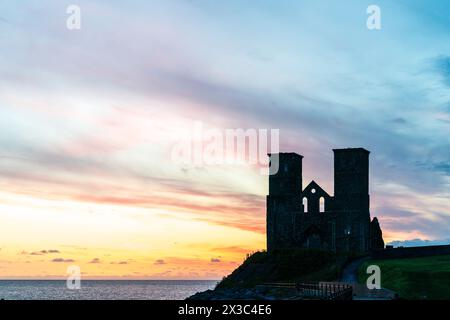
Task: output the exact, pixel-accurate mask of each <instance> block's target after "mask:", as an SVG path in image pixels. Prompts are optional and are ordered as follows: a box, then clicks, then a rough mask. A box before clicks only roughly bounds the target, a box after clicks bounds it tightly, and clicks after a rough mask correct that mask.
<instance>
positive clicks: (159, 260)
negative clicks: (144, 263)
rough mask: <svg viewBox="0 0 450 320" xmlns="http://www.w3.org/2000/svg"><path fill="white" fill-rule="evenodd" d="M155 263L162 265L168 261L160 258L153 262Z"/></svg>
mask: <svg viewBox="0 0 450 320" xmlns="http://www.w3.org/2000/svg"><path fill="white" fill-rule="evenodd" d="M153 264H154V265H162V264H166V262H165V261H164V260H163V259H158V260H156V261H155V263H153Z"/></svg>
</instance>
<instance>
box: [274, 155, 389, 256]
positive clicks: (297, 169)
mask: <svg viewBox="0 0 450 320" xmlns="http://www.w3.org/2000/svg"><path fill="white" fill-rule="evenodd" d="M333 152H334V197H332V196H330V195H329V194H328V193H327V192H326V191H325V190H323V189H322V188H321V187H320V186H319V185H318V184H317V183H316V182H314V181H312V182H310V183H309V184H308V185H307V186H306V188H305V189H303V186H302V159H303V156H301V155H299V154H297V153H278V154H269V157H270V159H271V161H275V160H276V161H279V166H278V172H277V173H276V174H273V175H270V176H269V195H268V196H267V251H268V252H269V253H270V252H273V251H275V250H285V249H293V248H317V249H324V250H331V251H334V252H353V253H365V252H368V251H371V250H378V249H383V248H384V242H383V238H382V232H381V229H380V226H379V223H378V220H377V218H374V219H373V220H370V211H369V207H370V196H369V153H370V152H369V151H367V150H365V149H363V148H351V149H333ZM274 156H277V158H275V157H274Z"/></svg>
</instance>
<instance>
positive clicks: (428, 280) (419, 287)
mask: <svg viewBox="0 0 450 320" xmlns="http://www.w3.org/2000/svg"><path fill="white" fill-rule="evenodd" d="M368 265H378V266H379V267H380V269H381V286H382V287H383V288H387V289H391V290H394V291H396V292H397V293H398V294H399V296H400V297H401V298H404V299H450V255H445V256H432V257H423V258H411V259H387V260H369V261H366V262H364V263H363V264H362V265H361V266H360V268H359V271H358V275H359V281H360V282H361V283H365V282H366V279H367V277H368V275H367V274H366V270H367V266H368Z"/></svg>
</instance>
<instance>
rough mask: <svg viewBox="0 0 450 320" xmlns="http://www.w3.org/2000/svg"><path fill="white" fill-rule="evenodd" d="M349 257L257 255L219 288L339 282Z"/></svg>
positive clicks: (313, 253) (301, 251) (290, 253)
mask: <svg viewBox="0 0 450 320" xmlns="http://www.w3.org/2000/svg"><path fill="white" fill-rule="evenodd" d="M347 261H348V258H347V256H346V255H337V254H335V253H332V252H328V251H321V250H307V249H299V250H289V251H278V252H274V253H273V254H270V255H268V254H267V252H256V253H254V254H252V255H251V256H249V257H248V258H247V259H246V260H245V261H244V262H243V263H242V265H241V266H240V267H239V268H237V269H236V270H234V271H233V273H231V274H230V275H229V276H227V277H225V278H224V279H223V280H222V281H221V282H220V283H219V284H218V285H217V288H218V289H220V288H234V287H244V288H245V287H247V288H249V287H253V286H255V285H257V284H262V283H267V282H282V281H289V282H292V281H332V280H336V279H339V277H340V274H341V270H342V267H343V265H344V264H345V263H346V262H347Z"/></svg>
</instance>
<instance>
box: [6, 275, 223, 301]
mask: <svg viewBox="0 0 450 320" xmlns="http://www.w3.org/2000/svg"><path fill="white" fill-rule="evenodd" d="M217 282H218V281H217V280H214V281H211V280H84V281H82V282H81V287H80V289H68V288H67V284H66V281H65V280H0V299H4V300H183V299H186V298H187V297H189V296H191V295H193V294H195V293H197V292H200V291H205V290H208V289H213V288H214V287H215V285H216V284H217Z"/></svg>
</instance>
